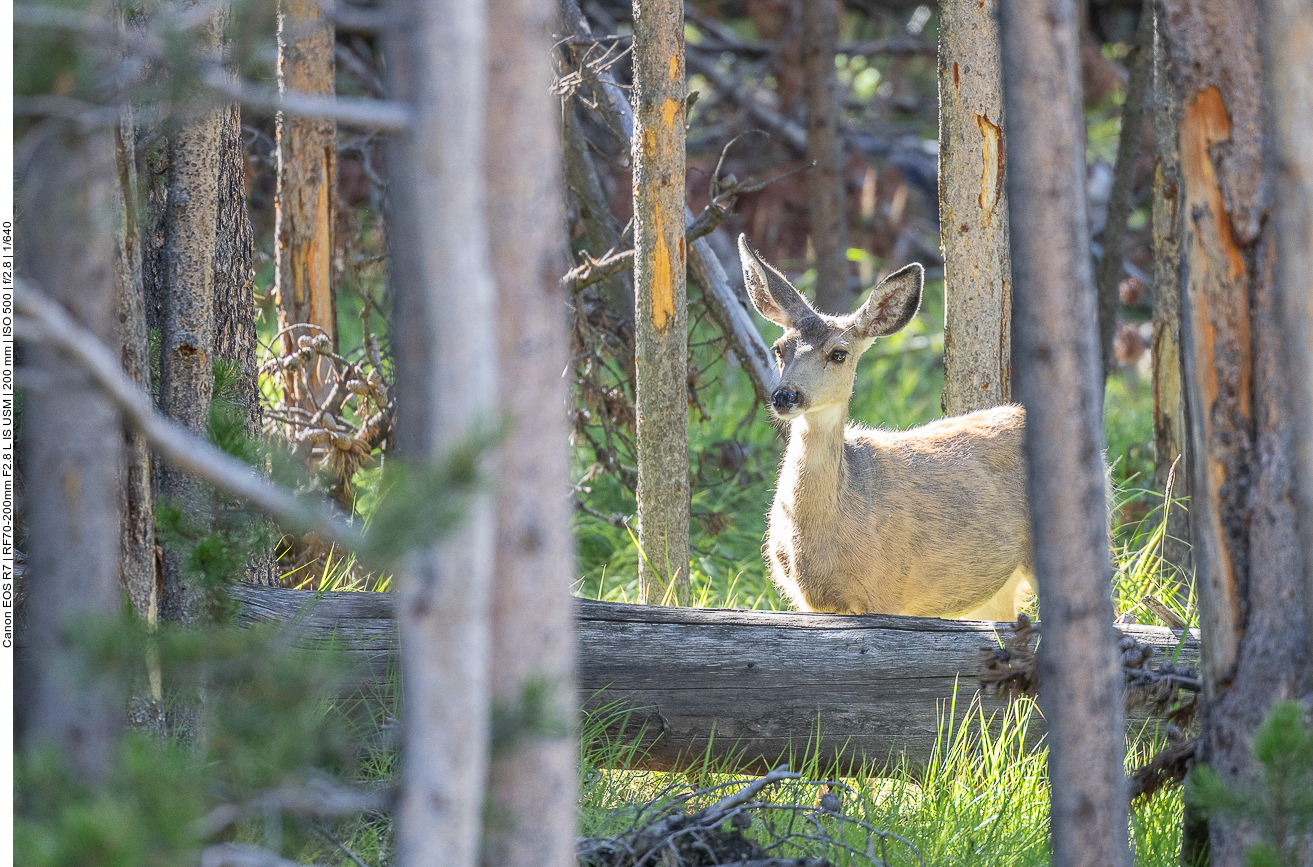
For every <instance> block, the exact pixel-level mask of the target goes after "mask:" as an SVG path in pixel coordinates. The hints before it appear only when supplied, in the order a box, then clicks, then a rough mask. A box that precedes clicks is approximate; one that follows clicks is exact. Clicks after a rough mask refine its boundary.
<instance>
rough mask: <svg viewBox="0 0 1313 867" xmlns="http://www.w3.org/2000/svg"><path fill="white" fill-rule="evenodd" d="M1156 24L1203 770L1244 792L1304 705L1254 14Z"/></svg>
mask: <svg viewBox="0 0 1313 867" xmlns="http://www.w3.org/2000/svg"><path fill="white" fill-rule="evenodd" d="M1163 12H1164V14H1163V15H1162V16H1161V18H1160V21H1159V25H1160V28H1161V29H1162V34H1163V37H1164V38H1165V39H1166V40H1167V42H1168V44H1169V45H1170V47H1171V52H1172V61H1173V63H1172V65H1171V67H1170V69H1171V74H1172V83H1173V85H1174V86H1175V88H1176V91H1177V93H1178V94H1179V98H1180V104H1181V113H1180V116H1179V121H1178V124H1177V126H1176V129H1175V130H1174V131H1173V134H1174V136H1175V139H1176V143H1177V146H1178V147H1179V149H1180V159H1181V162H1180V183H1179V185H1178V191H1177V211H1176V212H1177V215H1178V219H1179V221H1180V223H1179V231H1180V239H1181V241H1180V243H1181V268H1180V272H1179V276H1178V280H1179V282H1178V284H1177V285H1178V291H1179V293H1180V298H1181V331H1182V357H1183V360H1184V371H1185V373H1184V385H1185V395H1186V400H1187V401H1188V406H1189V414H1190V421H1191V425H1192V429H1191V439H1192V443H1191V447H1192V449H1193V453H1194V455H1195V461H1194V497H1193V499H1192V504H1191V512H1192V518H1193V530H1194V559H1195V565H1196V580H1197V583H1198V593H1199V620H1200V627H1201V632H1202V647H1201V662H1202V669H1203V679H1204V703H1203V709H1202V718H1201V734H1200V748H1199V756H1198V758H1199V760H1200V761H1203V762H1207V763H1208V764H1210V765H1212V767H1213V768H1214V770H1216V771H1217V772H1218V773H1219V774H1221V775H1222V777H1223V778H1224V779H1238V778H1241V777H1243V776H1245V775H1246V774H1248V773H1249V772H1250V770H1251V768H1252V766H1253V758H1252V743H1253V735H1254V731H1255V730H1256V729H1257V727H1258V725H1259V723H1260V722H1261V721H1262V719H1263V717H1264V716H1265V715H1266V713H1267V710H1268V708H1269V707H1270V706H1271V704H1272V702H1273V701H1274V700H1276V699H1279V698H1289V697H1292V696H1294V695H1297V694H1298V692H1297V690H1298V688H1299V687H1300V684H1301V681H1302V680H1303V679H1304V678H1306V677H1307V675H1306V674H1305V672H1306V670H1307V668H1308V665H1309V659H1310V657H1309V638H1308V635H1309V621H1308V615H1307V613H1306V608H1305V606H1304V605H1302V604H1298V603H1296V600H1303V599H1306V598H1307V595H1308V588H1307V586H1305V584H1304V575H1303V562H1302V556H1301V552H1300V549H1299V546H1298V543H1297V542H1296V532H1297V531H1296V525H1295V508H1294V502H1293V499H1294V496H1295V491H1294V480H1293V477H1292V474H1293V455H1292V437H1293V431H1292V428H1291V424H1292V419H1291V415H1290V413H1289V412H1287V411H1285V409H1284V407H1285V406H1286V405H1287V404H1286V401H1287V399H1288V398H1289V394H1288V392H1287V383H1286V372H1285V369H1284V362H1285V348H1284V346H1283V343H1284V341H1283V339H1282V336H1283V333H1284V330H1283V325H1282V323H1281V321H1280V318H1281V317H1280V315H1279V310H1278V303H1279V297H1278V295H1277V292H1276V266H1277V255H1276V250H1275V243H1276V239H1275V237H1274V234H1273V230H1272V228H1271V221H1270V220H1268V219H1267V216H1268V208H1269V197H1268V191H1269V190H1271V189H1272V187H1271V184H1272V182H1273V178H1272V177H1271V176H1270V175H1269V174H1268V172H1269V168H1268V167H1267V166H1265V165H1264V159H1263V157H1264V131H1265V129H1266V128H1267V118H1266V116H1265V108H1264V102H1263V90H1262V83H1261V74H1260V72H1261V70H1260V59H1259V45H1258V33H1259V28H1260V26H1261V24H1260V22H1262V21H1263V19H1264V14H1263V13H1264V9H1263V8H1262V7H1261V6H1260V5H1259V4H1258V3H1257V2H1252V0H1217V2H1207V3H1205V2H1197V0H1188V2H1187V0H1169V2H1166V3H1164V4H1163ZM1208 837H1209V852H1210V856H1209V857H1210V863H1211V864H1213V865H1217V867H1230V865H1240V864H1242V863H1244V861H1245V859H1244V850H1245V848H1246V847H1247V846H1248V845H1249V844H1250V843H1251V842H1252V841H1253V840H1254V834H1253V829H1251V828H1248V827H1245V826H1244V825H1236V824H1235V823H1233V822H1232V821H1229V820H1225V819H1220V818H1215V819H1214V820H1213V821H1211V822H1210V823H1209V833H1208ZM1189 842H1190V841H1188V840H1187V844H1189Z"/></svg>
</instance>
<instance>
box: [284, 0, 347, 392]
mask: <svg viewBox="0 0 1313 867" xmlns="http://www.w3.org/2000/svg"><path fill="white" fill-rule="evenodd" d="M280 9H281V14H280V15H279V17H278V89H279V90H280V91H284V90H292V91H302V92H306V93H321V94H328V95H331V94H332V93H333V92H334V89H335V88H334V82H333V70H334V64H333V46H334V35H333V30H334V28H333V22H332V21H331V20H330V19H329V18H328V16H327V15H326V14H325V13H324V11H323V9H321V8H320V4H319V3H318V2H316V0H281V3H280ZM336 133H337V127H336V124H335V123H334V122H333V121H332V120H325V119H323V118H307V117H297V116H293V115H288V114H286V113H284V112H280V113H279V114H278V119H277V131H276V138H277V152H278V192H277V197H276V199H275V206H274V215H275V216H274V226H275V228H274V234H275V236H276V238H277V242H276V245H275V249H276V259H275V267H274V291H275V294H276V296H277V301H278V328H279V330H280V331H282V332H283V335H282V351H283V352H284V353H289V352H291V351H293V350H295V349H296V346H297V339H298V338H300V337H303V336H309V337H315V336H316V335H319V334H326V335H328V337H329V339H330V340H332V342H333V347H334V348H336V347H337V304H336V300H335V298H334V295H333V286H332V273H333V272H332V257H333V219H334V218H333V211H334V203H335V199H336V195H335V183H334V181H335V179H336V171H337V168H336V166H337V152H336V150H335V141H334V139H335V137H336ZM301 323H305V324H306V325H309V326H314V327H304V326H303V325H301ZM330 370H331V362H329V361H328V359H326V358H322V357H320V358H318V361H317V367H316V368H315V369H314V370H313V371H310V373H311V383H312V384H313V386H314V389H315V391H316V392H319V391H320V390H321V389H322V390H324V391H326V390H327V385H326V384H325V383H324V380H325V379H326V378H327V376H328V373H329V371H330ZM287 388H289V389H290V390H291V393H290V394H288V395H286V397H287V398H288V400H289V402H291V403H296V404H300V405H302V406H305V407H306V408H308V409H313V403H312V402H311V400H310V398H309V395H305V394H301V393H300V391H299V389H300V388H301V381H300V379H299V377H289V378H288V380H287ZM323 396H324V395H322V394H317V397H319V398H322V397H323Z"/></svg>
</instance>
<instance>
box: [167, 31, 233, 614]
mask: <svg viewBox="0 0 1313 867" xmlns="http://www.w3.org/2000/svg"><path fill="white" fill-rule="evenodd" d="M226 19H227V10H226V9H224V10H220V11H217V12H214V13H212V14H211V16H210V17H209V19H208V20H207V21H206V22H205V23H204V24H202V25H201V26H200V27H198V28H197V29H196V31H194V36H195V39H196V47H197V50H198V52H200V53H202V54H205V55H208V56H210V57H215V58H217V57H219V56H220V53H221V40H222V34H223V28H224V24H225V21H226ZM225 116H226V110H225V109H218V110H215V109H209V110H203V111H202V112H201V113H199V114H197V115H195V116H193V117H191V118H189V119H188V120H186V121H184V122H183V123H182V124H181V125H180V126H179V128H178V129H177V131H176V132H175V133H174V135H173V136H172V138H171V139H170V141H169V169H168V198H167V200H166V203H165V212H164V247H163V250H162V251H161V258H162V262H161V266H162V267H161V270H162V277H163V281H162V282H163V285H162V287H161V288H162V290H163V291H162V292H161V298H162V301H163V311H162V314H163V315H162V318H161V329H160V331H161V334H160V339H161V347H160V388H159V407H160V410H161V411H162V412H163V413H164V414H165V415H167V416H169V417H170V418H172V419H173V420H174V421H176V422H178V423H179V424H181V425H183V426H184V427H186V428H188V429H189V430H191V431H192V432H193V433H195V434H196V435H197V436H201V437H204V436H205V433H206V427H207V425H208V422H209V414H210V403H211V400H212V399H213V396H214V367H213V365H214V250H215V238H216V232H217V228H218V185H219V153H220V148H221V145H222V131H223V123H224V119H225ZM159 493H160V497H161V498H162V499H163V498H167V499H169V500H171V501H173V502H174V503H175V504H176V505H177V506H178V507H179V508H181V509H182V512H183V515H184V517H185V518H186V519H187V520H189V521H193V522H196V523H197V524H199V525H200V526H208V525H209V523H210V522H211V520H212V518H213V515H212V507H211V501H210V497H209V494H208V492H207V490H206V488H205V486H204V485H203V484H201V483H200V482H198V481H197V480H195V479H193V478H191V477H190V476H188V475H186V474H185V473H182V472H179V471H177V470H175V469H173V468H171V467H168V466H167V465H161V467H160V471H159ZM199 601H200V590H199V588H197V587H195V586H192V585H191V583H190V582H188V581H187V580H186V577H185V576H184V574H183V565H182V560H181V557H180V556H179V552H177V551H175V550H170V549H169V548H167V547H166V548H165V551H164V568H163V591H162V593H161V598H160V614H161V616H163V617H164V618H165V619H167V620H171V621H174V622H176V623H194V622H196V621H197V620H198V618H199V616H200V612H199V610H198V607H197V606H198V603H199Z"/></svg>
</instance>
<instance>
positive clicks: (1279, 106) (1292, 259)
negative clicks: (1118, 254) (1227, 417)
mask: <svg viewBox="0 0 1313 867" xmlns="http://www.w3.org/2000/svg"><path fill="white" fill-rule="evenodd" d="M1264 5H1265V9H1264V14H1263V17H1262V20H1263V21H1265V22H1266V23H1267V26H1266V28H1264V33H1263V39H1264V42H1263V58H1264V64H1265V67H1266V72H1267V98H1268V106H1269V108H1270V111H1271V118H1272V130H1273V139H1272V153H1273V157H1274V159H1273V163H1272V164H1273V169H1274V171H1275V172H1276V220H1275V227H1276V233H1277V244H1278V245H1279V247H1280V250H1281V255H1280V256H1279V257H1278V259H1277V289H1278V293H1279V295H1280V297H1281V304H1280V306H1279V310H1280V311H1281V321H1282V323H1283V324H1284V325H1285V333H1284V335H1283V339H1284V340H1285V348H1286V370H1287V371H1289V373H1290V396H1289V411H1290V415H1291V426H1290V429H1291V432H1292V434H1293V436H1294V457H1295V462H1296V463H1295V478H1296V483H1297V484H1296V492H1297V506H1298V512H1299V530H1300V537H1301V540H1302V548H1303V553H1304V587H1303V596H1304V604H1305V631H1306V637H1307V638H1308V640H1309V650H1308V656H1307V657H1306V658H1307V659H1308V660H1309V661H1310V663H1311V664H1310V665H1306V666H1305V667H1304V681H1303V684H1302V685H1301V686H1300V687H1299V690H1300V693H1301V694H1302V695H1309V694H1311V693H1313V288H1310V287H1313V114H1310V113H1309V106H1310V105H1313V7H1310V6H1309V5H1308V4H1307V3H1303V2H1299V0H1268V2H1267V3H1266V4H1264Z"/></svg>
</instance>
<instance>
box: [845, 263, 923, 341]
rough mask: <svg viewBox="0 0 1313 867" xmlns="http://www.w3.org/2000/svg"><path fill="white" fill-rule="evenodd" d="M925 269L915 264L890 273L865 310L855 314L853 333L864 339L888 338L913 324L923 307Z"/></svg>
mask: <svg viewBox="0 0 1313 867" xmlns="http://www.w3.org/2000/svg"><path fill="white" fill-rule="evenodd" d="M924 283H925V269H924V268H922V267H921V266H920V265H918V264H916V263H913V264H911V265H908V266H907V267H906V268H903V269H901V270H899V271H896V272H894V273H893V274H890V275H889V276H888V277H887V278H885V280H884V281H883V282H882V283H881V284H880V285H879V286H876V287H875V288H874V289H872V290H871V297H870V298H867V299H866V303H865V304H863V305H862V309H860V310H858V311H857V312H856V313H854V314H853V315H852V320H853V330H854V331H855V332H856V333H857V334H860V335H861V336H862V337H863V338H867V339H874V338H876V337H885V336H887V335H890V334H893V333H894V332H895V331H898V330H899V329H901V328H902V327H903V326H904V325H906V324H907V323H909V322H911V321H912V317H913V316H915V315H916V310H917V308H918V307H920V306H921V287H922V285H923V284H924Z"/></svg>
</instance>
